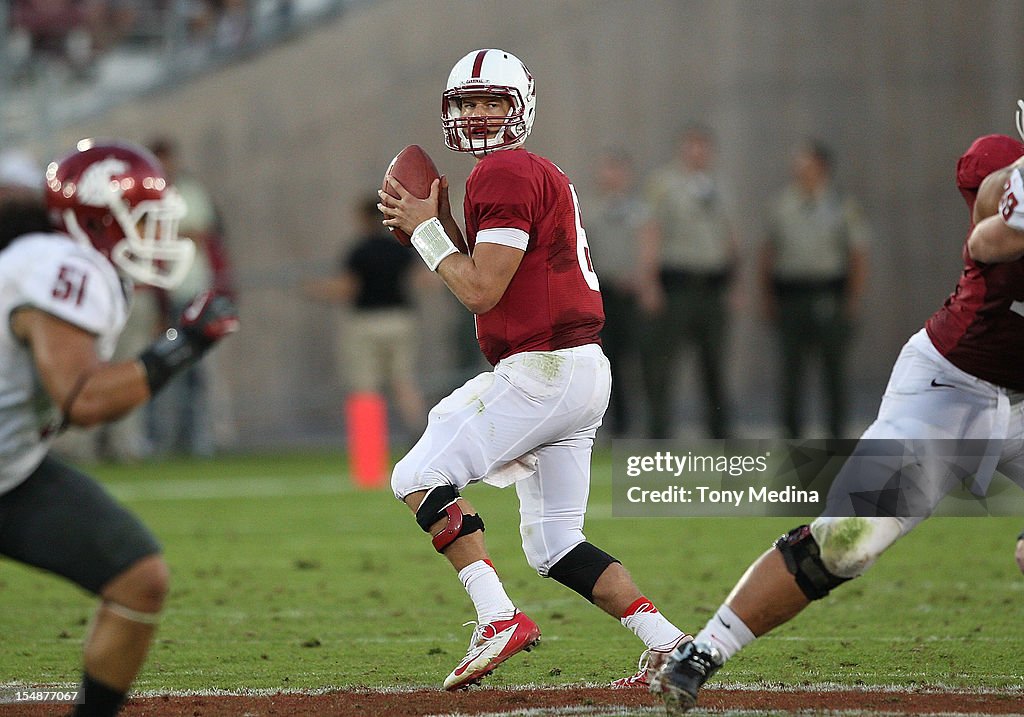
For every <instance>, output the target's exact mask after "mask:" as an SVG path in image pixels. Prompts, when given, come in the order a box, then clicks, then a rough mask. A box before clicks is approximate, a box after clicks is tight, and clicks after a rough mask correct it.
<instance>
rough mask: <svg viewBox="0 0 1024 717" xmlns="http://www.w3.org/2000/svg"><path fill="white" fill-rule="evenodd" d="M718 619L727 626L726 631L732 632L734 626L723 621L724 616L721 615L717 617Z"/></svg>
mask: <svg viewBox="0 0 1024 717" xmlns="http://www.w3.org/2000/svg"><path fill="white" fill-rule="evenodd" d="M716 617H718V621H719V622H720V623H722V624H723V625H725V629H726V630H731V629H732V625H730V624H729V623H727V622H726V621H725V620H723V619H722V616H721V615H717V616H716Z"/></svg>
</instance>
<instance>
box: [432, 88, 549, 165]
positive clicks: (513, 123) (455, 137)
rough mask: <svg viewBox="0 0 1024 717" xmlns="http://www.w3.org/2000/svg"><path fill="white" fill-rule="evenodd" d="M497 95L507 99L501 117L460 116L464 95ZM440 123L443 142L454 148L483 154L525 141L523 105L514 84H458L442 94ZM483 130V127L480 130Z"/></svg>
mask: <svg viewBox="0 0 1024 717" xmlns="http://www.w3.org/2000/svg"><path fill="white" fill-rule="evenodd" d="M480 96H484V97H500V98H502V99H504V100H506V101H507V102H508V103H509V109H508V113H507V114H506V115H505V116H504V117H495V116H491V117H488V116H484V115H473V116H469V117H463V116H462V99H463V98H464V97H480ZM442 105H443V106H442V112H441V124H442V126H443V127H444V134H445V144H446V145H447V146H448V147H449V148H450V149H454V150H455V151H457V152H470V153H472V154H474V155H475V156H477V157H483V156H484V155H486V154H490V153H491V152H496V151H498V150H499V149H514V148H516V147H519V146H521V145H522V144H523V142H525V141H526V136H527V135H528V134H529V129H528V127H527V125H528V123H527V121H526V117H525V105H524V102H523V98H522V95H521V93H520V92H519V90H518V89H516V88H515V87H501V88H498V87H472V86H471V87H462V88H459V89H457V90H448V91H446V92H445V93H444V95H443V100H442ZM481 130H485V131H481Z"/></svg>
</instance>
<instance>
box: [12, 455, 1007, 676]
mask: <svg viewBox="0 0 1024 717" xmlns="http://www.w3.org/2000/svg"><path fill="white" fill-rule="evenodd" d="M91 472H92V473H93V474H94V475H96V476H98V477H100V478H101V479H102V480H103V482H104V483H106V484H107V485H108V486H109V488H110V489H111V490H112V492H113V493H114V494H115V495H117V496H118V497H119V498H121V499H122V500H123V501H124V502H125V503H126V504H127V505H129V506H130V507H131V508H132V509H134V510H135V511H136V512H137V513H138V514H139V515H141V516H142V518H143V519H144V520H145V521H146V523H147V524H148V525H149V526H150V527H151V528H152V529H153V530H154V531H155V532H156V534H157V535H158V536H159V537H160V538H161V540H162V541H163V543H164V546H165V549H166V555H167V558H168V561H169V562H170V564H171V567H172V571H173V588H172V594H171V596H170V599H169V601H168V604H167V609H166V613H165V617H164V620H163V624H162V626H161V628H160V632H159V635H158V640H157V643H156V644H155V646H154V648H153V651H152V654H151V658H150V660H149V662H148V664H147V666H146V668H145V670H144V672H143V674H142V676H141V678H140V680H139V683H138V684H137V690H139V691H178V690H202V691H207V690H239V689H243V688H272V689H277V688H288V689H307V688H330V687H355V686H365V687H396V686H397V687H404V686H410V687H411V686H431V685H437V684H439V683H440V680H441V679H442V678H443V677H444V675H445V674H447V672H448V671H449V670H450V669H451V667H452V666H453V665H454V663H455V661H456V660H457V659H458V658H460V657H461V656H462V654H463V652H464V650H465V646H466V642H467V640H468V638H469V633H470V628H468V627H462V626H461V624H462V623H463V622H464V621H466V620H469V619H471V618H472V617H474V614H473V611H472V607H471V605H470V603H469V600H468V598H467V597H466V595H465V593H464V591H463V590H462V588H461V586H460V585H459V583H458V580H457V579H456V577H455V575H454V574H453V572H452V571H451V570H450V569H449V568H448V566H447V563H446V562H445V561H444V559H443V558H442V557H441V556H439V555H437V554H436V553H434V552H433V550H432V548H431V547H430V544H429V541H428V539H427V537H426V536H425V535H424V534H423V533H422V532H420V530H419V529H418V528H417V526H416V524H415V523H414V521H413V519H412V517H411V515H409V514H408V512H407V511H406V510H405V508H404V507H403V506H402V505H400V504H399V503H397V502H396V501H395V500H394V499H393V497H392V496H391V494H390V491H388V490H387V489H382V490H380V491H359V490H356V489H354V488H352V487H351V485H350V483H349V480H348V478H347V476H346V468H345V461H344V457H343V456H342V455H340V454H329V453H306V454H293V455H272V456H255V457H224V458H219V459H217V460H212V461H190V460H181V461H169V462H163V463H153V464H145V465H139V466H131V467H127V466H96V467H93V468H92V469H91ZM610 483H611V461H610V457H609V456H608V455H604V454H602V455H599V456H597V458H596V464H595V474H594V490H593V493H592V496H591V510H590V513H589V517H588V523H587V533H588V537H589V538H590V539H591V540H592V541H593V542H595V543H596V544H598V545H601V546H603V547H604V548H606V549H607V550H608V551H609V552H611V553H612V554H614V555H616V556H617V557H618V558H620V559H621V560H622V561H623V563H625V564H626V565H627V567H629V569H630V570H631V572H632V573H633V575H634V577H635V578H636V579H637V582H638V583H639V584H640V586H641V588H642V589H643V590H644V591H645V592H646V593H647V595H648V596H649V597H651V598H652V599H653V600H654V601H655V602H656V603H657V604H658V605H659V607H660V608H661V609H662V611H663V612H665V613H666V614H667V615H668V616H669V617H670V618H672V619H673V620H674V621H675V622H676V623H677V624H679V625H680V627H682V628H684V629H686V630H688V631H690V632H695V631H696V630H697V629H699V628H700V627H701V626H702V625H703V624H704V622H705V620H706V619H707V618H708V617H709V615H710V614H711V612H712V611H713V610H714V609H715V608H716V607H717V606H718V604H719V603H720V602H721V600H722V598H723V597H724V596H725V594H726V593H727V591H728V589H729V588H730V587H731V586H732V584H733V583H734V582H735V580H736V578H737V577H738V576H739V574H740V573H741V572H742V570H743V569H744V568H745V567H746V566H747V565H748V564H749V562H750V561H751V560H752V559H753V558H754V557H756V556H757V555H758V554H759V553H760V552H761V551H762V550H763V549H765V548H766V547H767V546H768V545H769V544H770V542H771V541H772V540H773V539H774V538H775V537H777V536H778V535H779V534H781V533H782V532H784V531H785V530H787V529H789V528H791V527H793V525H794V524H795V523H794V521H793V520H792V519H788V518H786V519H749V518H747V519H744V518H719V519H712V518H702V519H623V518H613V517H612V515H611V504H610V500H611V499H610V495H611V493H610ZM467 495H468V496H469V497H470V498H471V499H472V500H473V502H474V503H475V504H476V505H477V506H478V507H479V508H480V510H481V512H482V514H483V515H484V517H485V518H486V521H487V536H488V542H489V547H490V549H491V552H492V555H493V558H494V561H495V564H496V566H497V567H498V569H499V571H500V573H501V575H502V577H503V580H504V582H505V585H506V588H507V589H508V592H509V594H510V595H511V596H512V597H513V599H514V600H515V601H516V602H517V603H518V605H519V606H520V607H521V608H522V609H524V610H525V611H527V612H528V613H529V614H530V615H531V616H533V617H534V619H536V620H537V622H538V623H539V624H540V625H541V629H542V630H543V633H544V637H543V642H542V644H541V647H540V649H538V650H535V651H534V652H532V653H530V654H529V655H525V656H523V657H521V658H516V659H515V660H511V661H510V662H509V663H507V664H506V665H505V666H503V667H502V669H500V670H498V671H497V672H496V673H495V674H494V675H493V676H492V678H490V679H489V683H490V684H494V685H499V686H500V685H513V684H527V683H535V684H551V685H557V684H566V683H605V682H607V681H609V680H611V679H613V678H616V677H619V676H622V675H624V674H627V673H630V672H632V670H633V669H635V667H634V665H635V661H636V658H637V657H638V655H639V653H640V651H641V649H642V645H641V644H640V643H639V641H638V640H636V638H635V637H633V636H632V635H631V634H630V633H628V632H627V631H626V630H624V629H623V628H622V627H621V626H619V625H618V624H617V623H616V621H614V620H612V619H611V618H609V617H608V616H606V615H604V614H603V613H601V612H599V611H598V610H597V609H596V608H594V607H592V606H590V605H588V604H587V603H585V602H584V601H583V600H582V599H580V598H579V597H577V596H576V595H575V594H573V593H570V592H569V591H568V590H566V589H564V588H562V587H561V586H559V585H558V584H556V583H554V582H553V581H551V580H542V579H540V578H538V577H537V576H536V575H535V574H534V573H533V571H532V570H531V569H530V568H529V567H528V566H527V565H526V563H525V560H524V559H523V557H522V554H521V552H520V547H519V535H518V529H517V513H516V498H515V495H514V492H513V491H511V490H504V491H502V490H497V489H494V488H491V487H489V486H477V487H472V488H470V489H469V490H468V491H467ZM1021 527H1022V526H1021V520H1019V519H1016V518H959V519H957V518H936V519H933V520H931V521H926V523H925V524H924V525H923V526H921V527H920V528H919V529H918V530H917V531H915V532H914V533H912V534H911V535H910V536H909V537H907V538H906V539H905V540H904V541H902V542H901V543H900V544H898V545H897V546H896V547H894V548H893V549H892V550H890V551H889V552H888V553H887V554H886V555H885V556H884V558H883V559H882V560H881V561H880V562H879V564H878V565H877V566H876V567H875V568H874V569H872V571H871V572H870V573H869V574H868V575H867V576H866V577H865V578H862V579H860V580H858V581H855V582H853V583H850V584H847V585H844V586H843V587H841V588H839V589H838V590H837V591H836V593H835V594H834V595H833V596H832V597H830V598H829V599H828V600H826V601H823V602H821V603H819V604H816V605H813V606H811V608H810V609H808V610H807V611H806V612H804V613H803V614H802V615H801V616H800V617H799V618H797V619H796V620H795V621H793V622H792V623H790V624H789V625H786V626H784V627H783V628H781V629H780V630H778V631H777V632H776V633H773V634H772V635H771V636H769V637H768V638H766V639H763V640H760V641H758V642H757V643H755V644H754V645H752V646H751V647H750V648H749V649H747V650H745V651H744V652H743V653H741V654H740V655H739V656H738V657H737V658H736V659H735V660H733V661H732V662H730V664H729V665H728V666H727V667H726V668H725V669H724V670H723V671H722V672H721V673H719V677H718V680H720V681H722V682H728V683H785V684H789V685H801V684H819V683H826V682H827V683H838V684H842V685H851V686H856V685H864V684H868V685H900V686H921V685H942V686H950V687H962V688H1007V687H1016V688H1022V687H1024V677H1022V674H1024V662H1022V658H1021V645H1022V642H1021V630H1020V624H1021V607H1020V606H1021V604H1022V600H1024V576H1021V574H1020V573H1019V571H1018V570H1017V568H1016V566H1015V564H1014V562H1013V556H1012V546H1013V542H1014V538H1015V536H1016V534H1017V532H1018V531H1019V530H1020V529H1021ZM93 606H94V601H93V600H92V599H91V598H90V597H89V596H88V595H85V594H83V593H81V592H80V591H78V590H77V589H76V588H74V587H73V586H71V585H69V584H67V583H65V582H63V581H61V580H59V579H56V578H54V577H52V576H49V575H45V574H43V573H39V572H36V571H33V570H29V569H26V568H24V567H22V566H20V565H16V564H14V563H11V562H9V561H2V562H0V635H2V636H3V637H2V640H0V644H2V647H0V683H8V684H10V683H34V684H59V683H75V682H77V680H78V673H79V661H80V655H79V651H80V648H81V641H82V637H83V635H84V632H85V630H86V624H87V621H88V619H89V616H90V614H91V612H92V609H93Z"/></svg>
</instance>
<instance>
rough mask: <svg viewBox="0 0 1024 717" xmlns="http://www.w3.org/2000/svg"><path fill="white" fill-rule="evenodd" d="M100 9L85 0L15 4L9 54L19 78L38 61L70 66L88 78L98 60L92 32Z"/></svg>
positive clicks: (20, 0)
mask: <svg viewBox="0 0 1024 717" xmlns="http://www.w3.org/2000/svg"><path fill="white" fill-rule="evenodd" d="M99 8H100V6H99V5H98V4H97V3H95V2H86V1H85V0H12V3H11V6H10V18H9V24H10V33H9V37H8V43H9V47H8V54H9V57H10V61H11V62H12V65H13V66H14V68H15V70H14V74H15V76H16V77H17V76H19V75H23V74H25V73H26V72H27V71H28V68H29V67H30V66H31V65H32V63H34V62H35V61H37V60H42V59H50V60H56V61H57V62H59V63H61V64H64V65H66V66H67V67H68V68H69V69H70V70H71V72H72V74H73V75H74V76H75V77H78V78H83V77H86V76H88V74H89V72H90V70H91V69H92V65H93V61H94V59H95V47H94V41H93V36H92V32H91V28H92V26H93V21H94V18H95V17H96V13H97V12H98V11H99Z"/></svg>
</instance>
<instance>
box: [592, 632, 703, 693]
mask: <svg viewBox="0 0 1024 717" xmlns="http://www.w3.org/2000/svg"><path fill="white" fill-rule="evenodd" d="M692 640H693V635H687V634H685V633H684V634H683V635H682V637H680V638H679V639H678V640H676V641H675V642H673V643H672V644H671V645H669V646H668V647H666V648H664V649H662V650H656V649H654V648H649V649H647V650H644V651H643V652H642V653H640V660H639V661H638V662H637V672H636V674H635V675H630V676H629V677H621V678H619V679H617V680H615V681H614V682H612V683H611V684H610V685H608V686H609V687H612V688H615V689H621V688H628V687H650V685H651V676H653V675H654V673H655V672H657V671H658V670H660V669H661V666H662V665H664V664H665V662H666V661H667V660H668V656H669V654H670V653H671V652H672V650H674V649H676V648H677V647H679V646H680V645H685V644H686V643H687V642H690V641H692Z"/></svg>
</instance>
